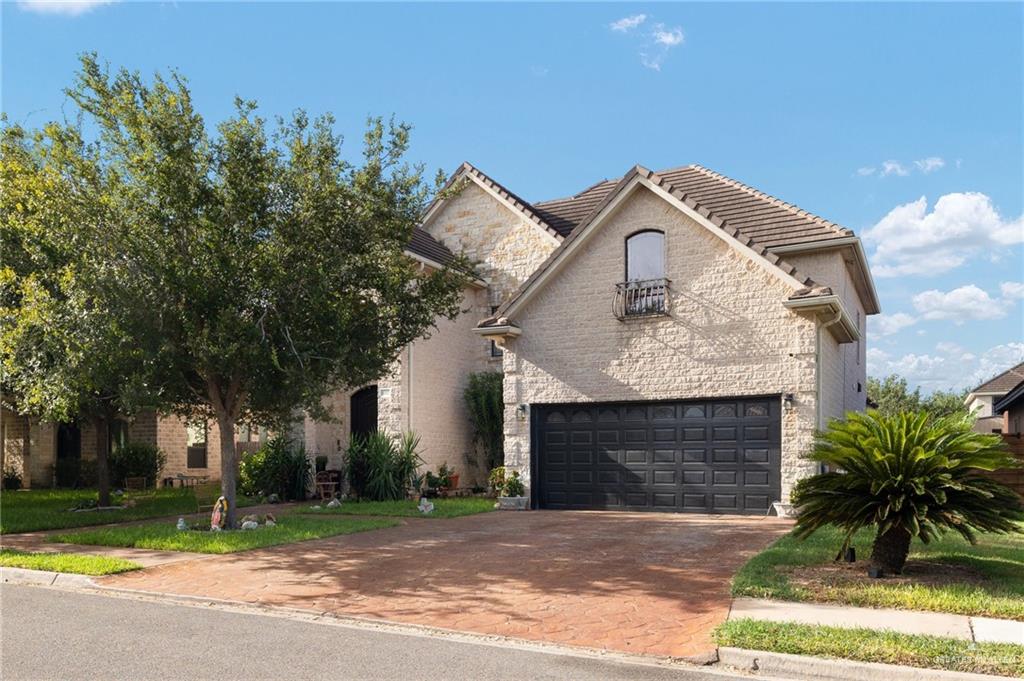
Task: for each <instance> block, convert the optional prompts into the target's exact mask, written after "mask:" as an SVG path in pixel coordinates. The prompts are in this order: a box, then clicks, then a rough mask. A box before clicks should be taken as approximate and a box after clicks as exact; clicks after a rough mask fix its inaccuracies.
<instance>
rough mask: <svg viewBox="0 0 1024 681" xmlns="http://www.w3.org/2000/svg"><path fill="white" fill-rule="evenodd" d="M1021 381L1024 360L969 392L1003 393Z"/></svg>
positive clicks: (1023, 372) (1023, 377) (1023, 376)
mask: <svg viewBox="0 0 1024 681" xmlns="http://www.w3.org/2000/svg"><path fill="white" fill-rule="evenodd" d="M1021 381H1024V362H1021V363H1020V364H1018V365H1017V366H1015V367H1010V368H1009V369H1007V370H1006V371H1004V372H1003V373H1001V374H999V375H998V376H996V377H994V378H990V379H989V380H987V381H985V382H984V383H982V384H981V385H979V386H978V387H977V388H975V389H974V390H972V391H971V392H972V393H1000V394H1004V395H1005V394H1006V393H1008V392H1010V391H1011V390H1013V389H1014V388H1015V387H1017V384H1018V383H1020V382H1021Z"/></svg>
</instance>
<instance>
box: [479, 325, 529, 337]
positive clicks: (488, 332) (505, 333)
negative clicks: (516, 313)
mask: <svg viewBox="0 0 1024 681" xmlns="http://www.w3.org/2000/svg"><path fill="white" fill-rule="evenodd" d="M473 333H475V334H478V335H480V336H483V337H484V338H487V337H489V336H496V337H499V338H506V337H509V336H511V337H512V338H516V337H518V336H521V335H522V334H523V330H522V329H520V328H519V327H518V326H513V325H512V324H503V325H502V326H475V327H473Z"/></svg>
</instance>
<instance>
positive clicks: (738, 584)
mask: <svg viewBox="0 0 1024 681" xmlns="http://www.w3.org/2000/svg"><path fill="white" fill-rule="evenodd" d="M873 539H874V533H873V530H870V529H867V530H863V531H861V532H860V533H859V534H858V535H857V536H856V537H855V539H854V546H855V547H856V549H857V556H858V558H860V559H862V560H864V559H866V558H867V557H868V555H870V552H871V542H872V540H873ZM841 543H842V538H841V534H840V532H839V531H838V530H836V529H833V528H824V529H821V530H819V531H818V532H815V533H814V534H813V535H811V536H810V537H809V538H808V539H806V540H804V541H799V540H797V539H796V538H795V537H793V536H792V535H786V536H785V537H782V538H781V539H779V540H778V541H776V542H775V543H774V544H772V545H771V546H769V547H768V548H767V549H765V550H764V551H762V552H761V553H759V554H758V555H756V556H754V557H753V558H751V559H750V560H749V561H748V562H747V563H746V565H744V566H743V567H742V568H741V569H740V571H739V572H738V573H736V576H735V578H734V579H733V584H732V593H733V595H734V596H752V597H755V598H776V599H780V600H791V601H824V602H833V603H845V604H848V605H857V606H865V607H875V608H901V609H908V610H928V611H936V612H950V613H956V614H962V615H983V616H988V617H1001V618H1007V619H1015V620H1024V534H1014V535H999V534H985V535H981V536H980V538H979V540H978V544H977V545H975V546H971V545H970V544H969V543H967V542H966V541H964V540H963V539H961V538H960V537H959V536H958V535H954V534H953V533H947V534H946V535H945V536H944V537H943V538H942V539H940V540H938V541H934V542H932V543H930V544H922V543H921V542H920V541H916V540H915V542H914V544H913V546H912V547H911V553H910V560H911V561H914V560H927V561H931V562H939V563H946V564H949V565H959V566H963V567H966V568H968V569H970V570H971V571H972V572H974V573H976V574H977V575H979V576H980V577H981V578H982V580H981V581H980V582H972V583H954V584H948V585H930V584H898V583H892V582H887V580H886V579H881V580H877V581H875V580H873V581H872V582H870V583H868V584H843V583H841V582H830V583H828V584H820V585H819V586H818V588H815V589H808V588H806V587H803V586H800V585H797V584H793V583H792V582H791V581H790V578H789V575H788V574H787V572H788V571H789V570H792V569H793V568H796V567H801V566H812V565H821V564H827V563H829V562H831V561H832V559H833V558H834V557H835V554H836V552H837V551H838V549H839V546H840V545H841Z"/></svg>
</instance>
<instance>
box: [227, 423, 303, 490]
mask: <svg viewBox="0 0 1024 681" xmlns="http://www.w3.org/2000/svg"><path fill="white" fill-rule="evenodd" d="M238 481H239V487H238V489H239V491H240V492H241V493H242V494H244V495H246V496H252V497H266V496H270V495H271V494H276V495H277V496H278V497H280V499H281V500H282V501H292V500H302V499H305V498H306V494H307V492H308V491H309V487H310V484H311V482H312V473H311V472H310V468H309V457H308V456H306V448H305V446H303V445H302V444H299V445H298V446H297V447H296V446H294V445H293V444H292V442H291V441H289V440H288V439H287V438H285V437H283V436H277V437H273V438H271V439H270V440H268V441H267V442H266V443H265V444H264V445H263V446H262V447H260V448H259V450H258V451H256V452H253V453H252V454H249V455H248V456H246V457H244V458H243V459H242V463H241V464H240V465H239V471H238Z"/></svg>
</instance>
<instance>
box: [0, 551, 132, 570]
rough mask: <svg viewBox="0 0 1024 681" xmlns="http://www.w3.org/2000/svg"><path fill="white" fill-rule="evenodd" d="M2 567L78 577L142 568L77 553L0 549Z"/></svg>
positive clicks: (102, 557)
mask: <svg viewBox="0 0 1024 681" xmlns="http://www.w3.org/2000/svg"><path fill="white" fill-rule="evenodd" d="M0 566H3V567H16V568H25V569H27V570H48V571H50V572H71V573H74V574H78V575H112V574H115V573H117V572H128V571H130V570H138V569H139V568H141V567H142V566H141V565H139V564H138V563H134V562H132V561H130V560H122V559H120V558H107V557H106V556H83V555H79V554H77V553H26V552H23V551H14V550H11V549H0Z"/></svg>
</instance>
